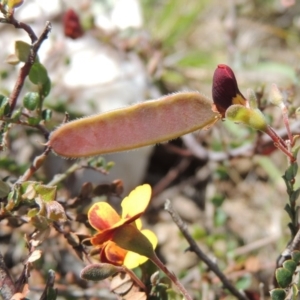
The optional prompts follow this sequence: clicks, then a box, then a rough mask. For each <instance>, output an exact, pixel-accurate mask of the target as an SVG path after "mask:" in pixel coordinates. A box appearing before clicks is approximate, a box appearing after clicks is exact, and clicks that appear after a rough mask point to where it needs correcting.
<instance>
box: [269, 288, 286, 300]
mask: <svg viewBox="0 0 300 300" xmlns="http://www.w3.org/2000/svg"><path fill="white" fill-rule="evenodd" d="M270 294H271V299H272V300H284V299H285V296H286V292H285V290H284V289H274V290H271V291H270Z"/></svg>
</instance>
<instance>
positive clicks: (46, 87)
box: [40, 77, 51, 98]
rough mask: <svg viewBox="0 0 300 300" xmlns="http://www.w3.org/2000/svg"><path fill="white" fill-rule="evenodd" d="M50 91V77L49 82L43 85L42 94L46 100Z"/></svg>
mask: <svg viewBox="0 0 300 300" xmlns="http://www.w3.org/2000/svg"><path fill="white" fill-rule="evenodd" d="M50 90H51V80H50V79H49V77H48V80H46V82H44V83H43V85H42V87H41V90H40V93H41V95H42V96H43V97H44V98H45V97H47V96H48V95H49V93H50Z"/></svg>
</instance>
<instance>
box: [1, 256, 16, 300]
mask: <svg viewBox="0 0 300 300" xmlns="http://www.w3.org/2000/svg"><path fill="white" fill-rule="evenodd" d="M15 291H16V287H15V284H14V282H13V280H12V278H11V277H10V274H9V272H8V269H7V267H6V265H5V262H4V258H3V256H2V254H1V253H0V298H1V297H2V299H3V300H9V299H11V297H12V296H13V295H14V293H15Z"/></svg>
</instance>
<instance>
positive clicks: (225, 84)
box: [212, 64, 246, 118]
mask: <svg viewBox="0 0 300 300" xmlns="http://www.w3.org/2000/svg"><path fill="white" fill-rule="evenodd" d="M212 97H213V101H214V111H217V112H219V113H220V114H221V115H222V117H223V118H224V117H225V112H226V110H227V108H228V107H229V106H231V105H233V104H241V105H243V106H245V105H246V98H245V97H244V96H243V95H242V93H241V92H240V90H239V88H238V84H237V81H236V78H235V76H234V73H233V71H232V70H231V68H230V67H229V66H227V65H224V64H220V65H218V67H217V69H216V70H215V73H214V76H213V86H212Z"/></svg>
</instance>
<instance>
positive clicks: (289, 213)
mask: <svg viewBox="0 0 300 300" xmlns="http://www.w3.org/2000/svg"><path fill="white" fill-rule="evenodd" d="M284 210H285V211H286V212H287V213H288V215H289V217H290V219H293V218H294V214H293V211H292V208H291V206H290V205H289V204H286V205H285V207H284Z"/></svg>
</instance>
